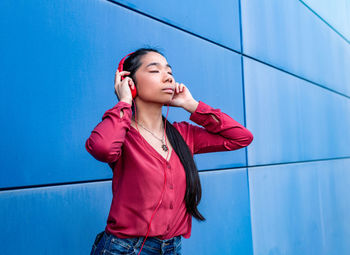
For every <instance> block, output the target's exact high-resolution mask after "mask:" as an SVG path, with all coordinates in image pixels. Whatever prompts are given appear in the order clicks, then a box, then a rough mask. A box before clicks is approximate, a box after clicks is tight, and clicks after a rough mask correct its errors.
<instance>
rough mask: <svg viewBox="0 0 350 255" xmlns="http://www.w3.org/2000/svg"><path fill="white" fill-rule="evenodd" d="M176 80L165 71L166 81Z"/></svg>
mask: <svg viewBox="0 0 350 255" xmlns="http://www.w3.org/2000/svg"><path fill="white" fill-rule="evenodd" d="M173 80H174V78H173V76H172V75H170V74H168V72H165V82H170V83H172V82H173Z"/></svg>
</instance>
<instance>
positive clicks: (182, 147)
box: [123, 47, 206, 221]
mask: <svg viewBox="0 0 350 255" xmlns="http://www.w3.org/2000/svg"><path fill="white" fill-rule="evenodd" d="M148 52H156V53H159V54H161V55H162V56H164V54H163V53H161V52H160V51H159V50H157V49H155V48H151V47H147V48H139V49H138V50H136V51H135V52H134V53H133V54H131V55H129V56H128V57H127V58H126V59H125V61H124V65H123V70H124V71H129V72H130V74H129V75H128V76H130V78H131V79H132V80H133V81H134V83H135V86H136V88H137V80H136V76H135V73H136V71H137V70H138V68H139V67H140V66H141V65H142V62H141V59H142V57H143V56H144V55H146V54H147V53H148ZM132 113H133V116H134V114H135V107H134V102H133V103H132ZM162 119H163V121H165V117H164V115H162ZM166 134H167V136H168V139H169V141H170V143H171V145H172V147H173V149H174V150H175V152H176V154H177V155H178V156H179V158H180V161H181V163H182V165H183V167H184V169H185V172H186V193H185V202H186V209H187V212H189V213H190V214H191V215H193V217H195V218H196V219H197V220H198V221H205V220H206V219H205V218H204V217H203V215H202V214H201V213H200V212H199V211H198V209H197V206H198V204H199V202H200V200H201V197H202V188H201V183H200V179H199V174H198V169H197V166H196V163H195V161H194V159H193V155H192V153H191V151H190V149H189V148H188V145H187V144H186V142H185V140H184V139H183V137H182V136H181V134H180V133H179V131H178V130H177V129H176V128H175V127H174V126H173V125H172V124H171V123H170V122H169V121H168V120H166Z"/></svg>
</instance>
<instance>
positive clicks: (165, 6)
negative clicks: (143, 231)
mask: <svg viewBox="0 0 350 255" xmlns="http://www.w3.org/2000/svg"><path fill="white" fill-rule="evenodd" d="M349 13H350V4H349V2H348V1H346V0H336V1H332V4H330V2H329V1H326V0H322V1H316V0H305V1H298V0H285V1H272V0H230V1H229V0H222V1H219V2H214V1H210V0H204V1H201V2H200V4H198V2H195V1H185V0H178V1H169V0H164V1H162V3H161V4H160V2H159V1H155V0H153V1H151V0H150V1H117V0H115V1H112V0H111V1H107V0H75V1H69V0H62V1H38V0H32V1H25V0H18V1H16V2H13V1H10V0H2V1H0V27H1V32H2V33H1V34H2V35H1V42H0V43H1V47H0V68H1V75H0V82H1V90H2V91H1V100H0V104H1V105H0V106H1V107H0V112H1V116H2V125H1V128H0V131H1V134H2V146H1V147H0V150H1V161H0V163H1V171H0V205H1V210H0V229H1V230H2V231H0V244H1V254H6V255H7V254H53V255H56V254H88V253H89V252H90V249H91V246H92V243H93V241H94V238H95V236H96V234H97V233H98V232H100V231H102V230H103V229H104V227H105V224H106V219H107V215H108V211H109V207H110V202H111V199H112V194H111V178H112V172H111V170H110V168H109V166H108V165H107V164H104V163H102V162H98V161H96V160H95V159H94V158H93V157H91V155H90V154H88V152H87V151H86V150H85V147H84V144H85V141H86V139H87V138H88V136H89V135H90V132H91V131H92V129H93V128H94V127H95V125H96V124H97V123H98V122H100V121H101V117H102V115H103V113H104V112H105V111H106V110H107V109H109V108H111V107H113V105H115V104H116V102H117V98H116V96H115V94H114V84H113V80H114V73H115V70H116V67H117V64H118V62H119V60H120V59H121V58H122V57H123V56H125V55H126V54H127V53H129V52H131V51H133V50H134V49H136V48H139V47H143V46H155V47H158V48H160V49H161V50H162V51H163V52H164V53H165V55H166V57H167V60H168V62H169V63H170V64H171V65H172V66H173V72H174V75H175V79H176V80H177V81H181V82H183V83H184V84H186V85H187V86H188V87H189V89H190V90H191V93H192V95H193V96H194V98H195V99H197V100H202V101H204V102H206V103H207V104H209V105H211V106H213V107H214V108H220V109H222V110H223V111H224V112H225V113H227V114H229V115H230V116H232V117H233V118H234V119H236V120H237V121H239V122H240V123H242V124H243V125H245V126H246V127H247V128H248V129H249V130H250V131H251V132H252V133H253V135H254V140H253V142H252V143H251V144H250V145H249V146H248V147H247V148H243V149H239V150H236V151H231V152H219V153H207V154H199V155H196V156H195V160H196V162H197V166H198V168H199V170H200V178H201V182H202V188H203V196H202V200H201V203H200V205H199V210H200V211H201V212H202V213H203V215H204V216H205V217H206V218H207V221H206V222H202V223H198V222H197V221H196V220H195V219H193V229H192V236H191V238H190V239H182V240H183V254H244V255H247V254H248V255H249V254H254V255H265V254H266V255H279V254H281V255H282V254H283V255H295V254H308V255H330V254H331V255H333V254H336V255H345V254H350V243H349V242H348V240H349V237H350V216H349V215H350V197H349V196H347V190H348V187H349V185H350V171H349V166H350V146H349V144H350V132H348V130H349V128H350V100H349V98H350V72H349V70H350V15H349ZM164 112H165V113H166V108H164ZM169 120H170V121H171V122H172V121H178V120H187V121H189V122H191V121H190V120H189V113H187V112H186V111H184V110H183V109H177V108H171V109H170V111H169Z"/></svg>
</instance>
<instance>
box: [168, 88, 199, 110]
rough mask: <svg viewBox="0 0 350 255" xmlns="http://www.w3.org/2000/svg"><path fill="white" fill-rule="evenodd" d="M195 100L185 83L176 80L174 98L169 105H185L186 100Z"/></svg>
mask: <svg viewBox="0 0 350 255" xmlns="http://www.w3.org/2000/svg"><path fill="white" fill-rule="evenodd" d="M192 100H193V97H192V95H191V93H190V91H189V89H188V88H187V87H186V86H185V85H184V84H183V83H178V82H175V91H174V96H173V98H172V99H171V100H170V101H169V106H175V107H183V108H184V107H185V104H186V102H190V101H192Z"/></svg>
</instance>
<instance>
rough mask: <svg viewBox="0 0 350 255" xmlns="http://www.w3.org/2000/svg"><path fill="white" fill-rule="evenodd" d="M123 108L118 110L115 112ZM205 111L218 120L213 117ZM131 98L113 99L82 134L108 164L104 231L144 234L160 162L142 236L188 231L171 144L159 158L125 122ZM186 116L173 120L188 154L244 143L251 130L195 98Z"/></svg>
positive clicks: (181, 177) (180, 171)
mask: <svg viewBox="0 0 350 255" xmlns="http://www.w3.org/2000/svg"><path fill="white" fill-rule="evenodd" d="M122 109H123V112H124V115H123V116H122V117H120V111H121V110H122ZM211 114H213V115H215V117H216V118H217V119H218V120H219V121H217V120H215V119H214V118H213V117H212V116H211ZM131 117H132V109H131V104H129V103H126V102H123V101H119V102H118V103H117V104H116V105H115V106H114V107H113V108H111V109H109V110H107V111H106V112H105V113H104V115H103V116H102V121H101V122H100V123H99V124H98V125H97V126H96V127H95V128H94V129H93V131H92V132H91V135H90V137H89V138H88V139H87V140H86V143H85V147H86V149H87V151H88V152H89V153H90V154H91V155H92V156H93V157H94V158H95V159H97V160H99V161H102V162H107V163H108V164H109V166H110V167H111V168H112V169H113V179H112V192H113V199H112V204H111V207H110V211H109V215H108V219H107V225H106V228H105V231H106V232H107V233H109V234H113V235H115V236H117V237H119V238H129V237H138V236H146V234H147V230H148V226H149V225H148V224H149V221H150V219H151V217H152V215H153V211H154V209H155V208H156V206H157V205H158V202H159V199H160V196H161V193H162V190H163V185H164V170H163V169H164V166H166V187H165V191H164V192H165V193H164V195H163V201H162V203H161V205H160V206H159V208H158V209H157V212H156V213H155V215H154V217H153V219H152V223H151V228H150V231H149V235H148V236H154V237H157V238H159V239H170V238H172V237H174V236H178V235H182V236H183V237H184V238H189V237H190V236H191V226H192V215H190V214H189V213H187V211H186V206H185V200H184V196H185V191H186V175H185V170H184V168H183V166H182V164H181V161H180V159H179V157H178V155H177V154H176V153H175V150H172V152H171V155H170V158H169V159H168V160H165V158H164V157H163V156H161V155H160V154H159V153H158V152H157V151H156V150H155V149H154V148H153V147H152V146H151V145H150V144H149V143H148V142H147V141H146V140H145V139H144V138H143V137H142V136H141V135H140V134H139V133H138V131H137V130H136V129H135V128H134V127H132V126H131V125H130V123H131ZM190 120H192V121H193V122H195V123H197V124H198V125H201V126H203V127H200V126H196V125H192V124H190V123H188V122H186V121H182V122H174V123H173V126H174V127H175V128H176V129H177V130H178V131H179V132H180V134H181V135H182V137H183V138H184V140H185V142H186V143H187V145H188V146H189V148H190V151H191V153H192V155H193V154H199V153H206V152H217V151H232V150H236V149H240V148H243V147H245V146H248V145H249V144H250V143H251V142H252V140H253V135H252V133H251V132H250V131H249V130H248V129H246V128H245V127H244V126H242V125H241V124H240V123H238V122H237V121H235V120H234V119H232V118H231V117H230V116H228V115H227V114H225V113H223V112H221V110H220V109H214V108H212V107H211V106H209V105H207V104H205V103H204V102H202V101H199V104H198V106H197V108H196V110H195V112H193V113H192V114H191V115H190Z"/></svg>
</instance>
